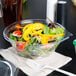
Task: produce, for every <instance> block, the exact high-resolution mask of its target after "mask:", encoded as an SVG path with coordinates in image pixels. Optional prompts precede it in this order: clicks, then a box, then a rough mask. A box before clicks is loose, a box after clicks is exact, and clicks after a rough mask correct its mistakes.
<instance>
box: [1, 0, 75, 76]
mask: <svg viewBox="0 0 76 76" xmlns="http://www.w3.org/2000/svg"><path fill="white" fill-rule="evenodd" d="M64 1H67V8H66V9H67V11H65V12H66V14H67V16H66V19H67V20H66V23H65V28H66V29H67V30H68V31H69V32H71V33H72V34H73V36H72V37H70V38H69V39H68V40H66V41H64V42H62V43H61V44H60V45H59V46H58V48H57V49H56V51H57V52H59V53H61V54H63V55H66V56H70V57H72V58H73V60H72V61H71V62H70V63H68V64H67V65H65V66H64V67H62V69H64V70H66V71H69V72H72V73H76V55H75V49H74V46H73V40H74V39H75V38H76V7H74V6H73V4H72V2H71V0H64ZM46 4H47V0H27V2H26V3H24V5H23V19H45V18H46V10H47V8H46V6H47V5H46ZM4 28H5V27H4V25H3V18H0V48H4V49H5V48H8V47H10V46H11V45H10V43H9V42H7V41H6V40H5V39H4V38H3V30H4ZM18 76H25V74H24V73H23V72H21V71H19V72H18ZM49 76H65V75H63V74H60V73H57V72H53V73H52V74H50V75H49Z"/></svg>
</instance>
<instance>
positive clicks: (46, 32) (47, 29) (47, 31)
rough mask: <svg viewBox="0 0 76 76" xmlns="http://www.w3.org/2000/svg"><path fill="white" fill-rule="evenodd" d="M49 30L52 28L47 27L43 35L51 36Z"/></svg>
mask: <svg viewBox="0 0 76 76" xmlns="http://www.w3.org/2000/svg"><path fill="white" fill-rule="evenodd" d="M49 30H50V28H49V27H48V26H45V27H44V31H43V33H44V34H49Z"/></svg>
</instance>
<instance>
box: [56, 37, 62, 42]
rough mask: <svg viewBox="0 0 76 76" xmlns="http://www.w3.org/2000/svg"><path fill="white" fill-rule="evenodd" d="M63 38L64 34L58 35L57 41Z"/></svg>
mask: <svg viewBox="0 0 76 76" xmlns="http://www.w3.org/2000/svg"><path fill="white" fill-rule="evenodd" d="M62 38H63V36H58V37H56V38H55V39H56V41H58V40H61V39H62Z"/></svg>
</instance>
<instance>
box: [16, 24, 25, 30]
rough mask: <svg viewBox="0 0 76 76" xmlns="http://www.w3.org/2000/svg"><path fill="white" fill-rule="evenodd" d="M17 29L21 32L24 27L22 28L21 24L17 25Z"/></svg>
mask: <svg viewBox="0 0 76 76" xmlns="http://www.w3.org/2000/svg"><path fill="white" fill-rule="evenodd" d="M16 28H17V30H19V29H23V28H24V27H21V26H20V25H19V24H17V26H16Z"/></svg>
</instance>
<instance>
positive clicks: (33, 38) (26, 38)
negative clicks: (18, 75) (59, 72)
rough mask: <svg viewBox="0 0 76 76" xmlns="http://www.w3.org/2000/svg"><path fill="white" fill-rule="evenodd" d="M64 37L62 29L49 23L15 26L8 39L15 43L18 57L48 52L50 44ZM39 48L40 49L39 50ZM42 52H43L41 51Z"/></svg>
mask: <svg viewBox="0 0 76 76" xmlns="http://www.w3.org/2000/svg"><path fill="white" fill-rule="evenodd" d="M64 35H65V32H64V29H63V28H62V27H60V26H58V25H55V24H53V25H52V24H51V23H49V24H48V25H45V24H43V23H29V24H24V25H22V24H21V25H19V24H17V25H16V26H15V27H14V28H13V30H12V31H11V32H10V34H9V38H10V39H11V40H13V41H15V42H16V48H17V50H18V52H19V53H20V55H22V56H24V57H25V56H26V54H27V55H32V56H38V55H41V54H42V53H43V51H44V52H45V53H48V52H49V51H50V47H51V46H50V45H49V44H50V43H52V42H56V41H58V40H61V39H62V38H63V37H64ZM39 48H40V49H39ZM42 50H43V51H42Z"/></svg>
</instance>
